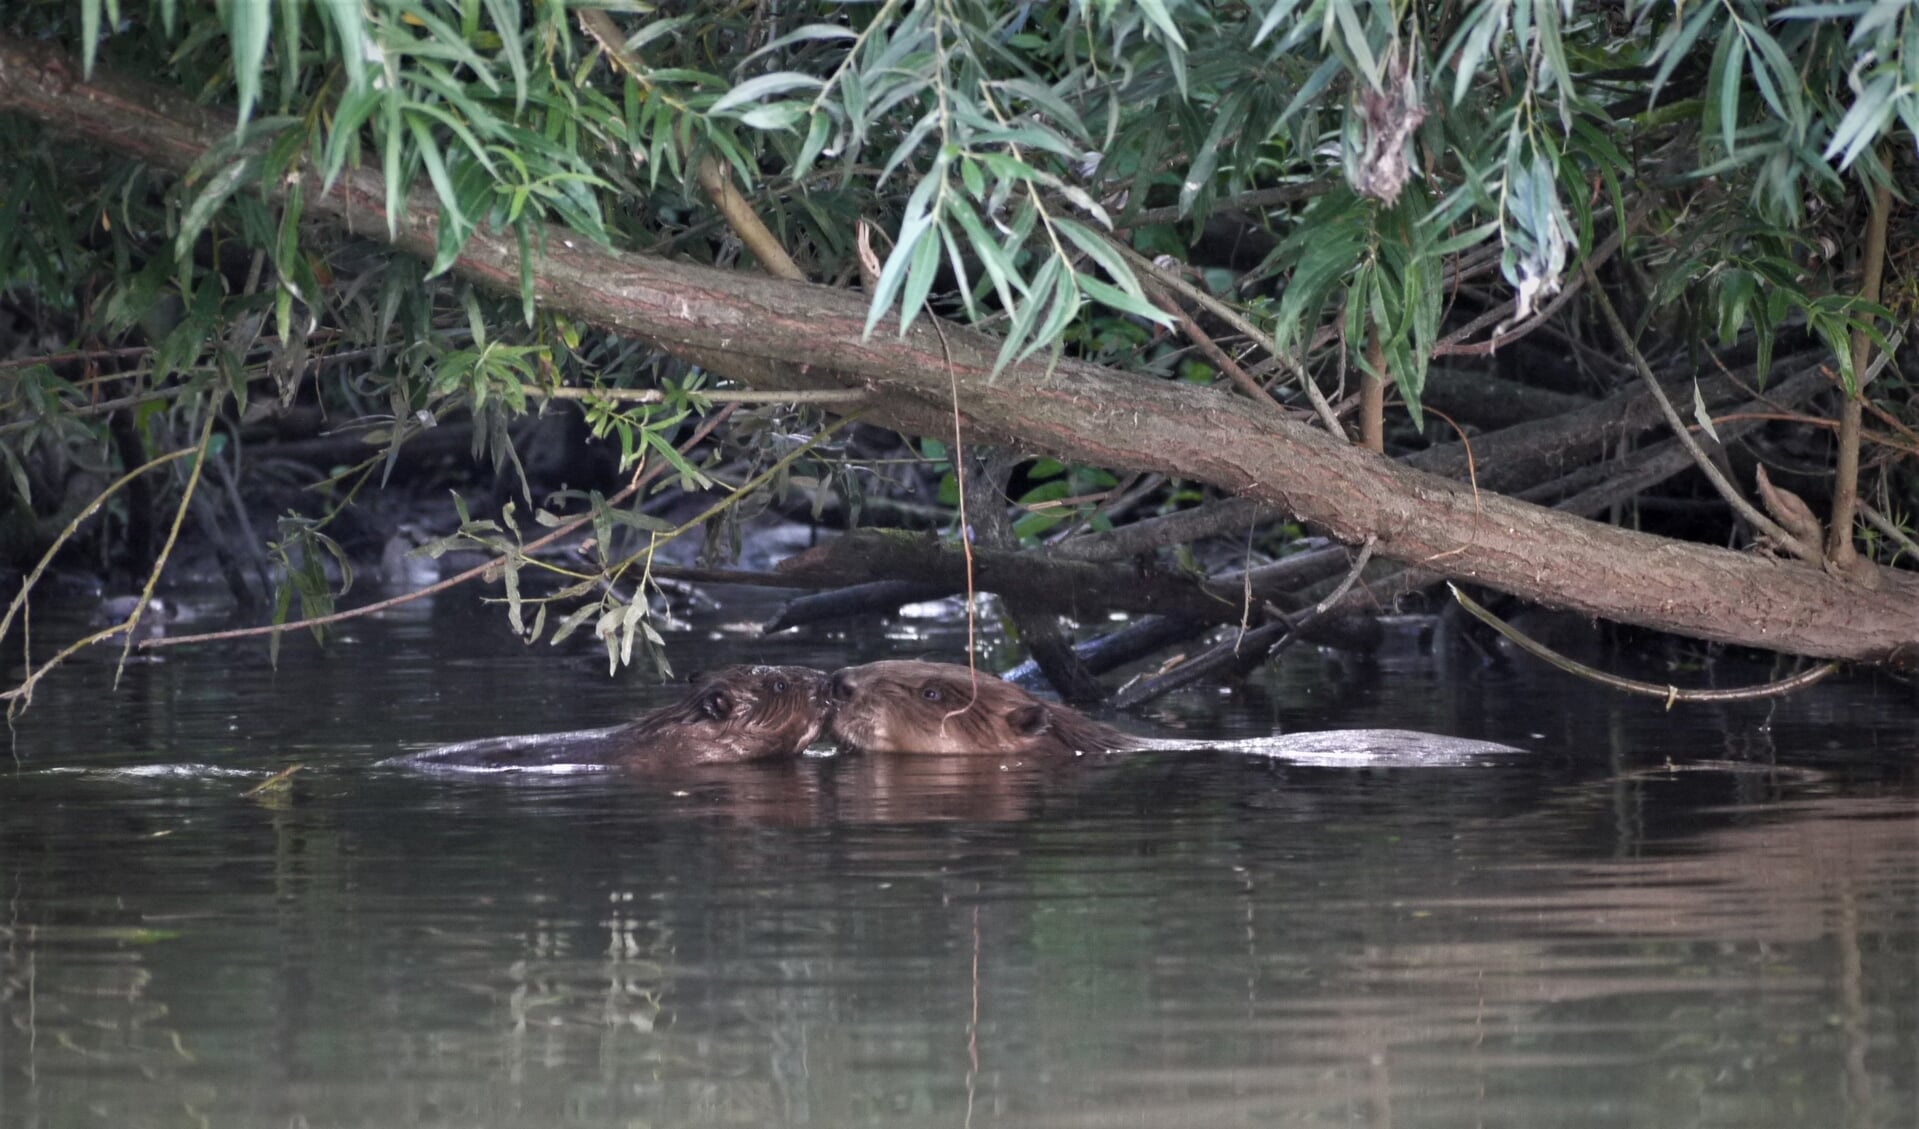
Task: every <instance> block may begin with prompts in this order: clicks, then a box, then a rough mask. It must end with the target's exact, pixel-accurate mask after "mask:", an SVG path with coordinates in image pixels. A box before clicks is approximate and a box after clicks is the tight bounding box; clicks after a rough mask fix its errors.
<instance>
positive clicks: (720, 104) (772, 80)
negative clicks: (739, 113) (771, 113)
mask: <svg viewBox="0 0 1919 1129" xmlns="http://www.w3.org/2000/svg"><path fill="white" fill-rule="evenodd" d="M825 85H826V84H825V83H824V82H822V81H821V80H820V79H817V78H815V77H813V76H812V75H806V74H799V73H798V72H795V71H777V72H775V73H773V74H763V75H760V76H759V77H757V78H749V79H747V80H746V81H745V82H742V83H740V84H739V85H738V86H736V87H734V88H733V89H731V90H729V91H727V92H726V93H725V94H724V95H723V96H721V98H720V100H719V101H717V102H715V103H713V105H712V106H710V107H708V108H707V113H709V114H713V115H719V114H724V113H726V112H727V111H729V110H731V109H733V108H734V107H735V106H744V105H746V104H748V103H750V102H758V101H760V100H762V99H765V98H769V97H771V96H773V95H775V94H785V93H786V92H787V91H789V90H817V89H819V88H821V87H823V86H825Z"/></svg>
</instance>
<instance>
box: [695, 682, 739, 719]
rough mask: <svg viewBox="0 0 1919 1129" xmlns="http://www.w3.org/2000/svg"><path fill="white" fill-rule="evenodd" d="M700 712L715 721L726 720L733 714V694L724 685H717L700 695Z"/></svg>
mask: <svg viewBox="0 0 1919 1129" xmlns="http://www.w3.org/2000/svg"><path fill="white" fill-rule="evenodd" d="M699 708H700V712H701V713H703V714H705V715H706V716H707V717H710V718H712V719H713V720H714V721H725V720H726V719H727V718H729V717H731V716H733V695H732V694H730V693H728V692H727V689H726V687H724V686H715V687H713V688H712V689H711V690H708V691H707V692H706V693H704V694H701V695H700V702H699Z"/></svg>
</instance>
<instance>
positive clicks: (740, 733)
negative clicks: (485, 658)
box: [389, 666, 826, 772]
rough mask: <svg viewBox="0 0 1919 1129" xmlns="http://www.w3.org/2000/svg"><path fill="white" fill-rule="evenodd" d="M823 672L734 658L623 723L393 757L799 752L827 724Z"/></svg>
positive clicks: (484, 760) (646, 763) (716, 758)
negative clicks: (739, 661)
mask: <svg viewBox="0 0 1919 1129" xmlns="http://www.w3.org/2000/svg"><path fill="white" fill-rule="evenodd" d="M825 682H826V675H825V673H824V672H822V671H817V670H814V669H813V668H812V667H806V666H729V667H723V668H721V669H719V670H716V671H713V672H711V673H708V674H704V675H700V676H697V677H696V678H695V679H694V681H693V685H692V688H691V689H689V690H688V691H687V692H686V694H685V695H684V696H682V697H681V698H680V699H679V700H678V701H676V702H674V703H672V704H671V705H666V706H661V707H660V708H659V709H656V710H651V711H649V712H647V713H644V714H641V715H640V716H639V717H638V718H636V719H634V720H633V721H629V722H627V723H626V724H625V725H615V726H611V727H609V728H606V729H582V730H576V731H573V732H570V733H534V734H528V735H527V736H524V737H489V738H485V739H483V740H479V741H463V742H461V743H459V744H457V745H442V746H440V747H439V748H436V749H428V750H426V751H425V752H422V753H415V754H413V755H411V756H406V757H401V758H398V760H397V761H394V762H389V763H397V764H403V765H406V766H408V767H412V768H424V769H436V768H438V769H460V770H467V771H474V770H479V771H494V772H515V771H518V772H525V771H540V770H548V771H551V770H554V769H557V768H560V767H567V768H573V767H586V768H627V769H644V770H649V771H650V770H671V769H686V768H694V767H698V766H702V765H715V764H735V763H738V762H741V761H754V760H767V759H771V758H775V757H796V756H798V755H799V754H800V753H801V752H803V751H804V750H805V749H806V746H808V745H810V744H812V743H813V739H814V738H816V737H818V736H819V735H820V729H821V727H822V726H824V725H825V724H826V703H825V701H824V700H823V699H822V698H821V696H820V692H821V690H822V688H823V687H824V686H825Z"/></svg>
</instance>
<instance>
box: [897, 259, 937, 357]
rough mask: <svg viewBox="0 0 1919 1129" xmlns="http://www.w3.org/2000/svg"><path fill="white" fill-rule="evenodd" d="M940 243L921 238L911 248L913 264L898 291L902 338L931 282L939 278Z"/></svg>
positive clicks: (921, 303)
mask: <svg viewBox="0 0 1919 1129" xmlns="http://www.w3.org/2000/svg"><path fill="white" fill-rule="evenodd" d="M939 269H940V241H939V240H937V239H926V238H921V239H920V241H919V243H918V245H917V246H915V247H914V248H913V262H912V264H911V265H910V266H908V267H907V270H906V284H905V286H904V287H902V288H901V290H900V335H901V336H902V337H904V336H905V335H906V331H907V329H908V328H909V327H910V326H911V325H912V324H913V319H914V318H915V317H917V316H918V315H919V312H920V307H921V306H922V305H924V304H925V302H926V295H927V292H928V291H930V290H932V288H933V280H934V279H935V278H937V277H939Z"/></svg>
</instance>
